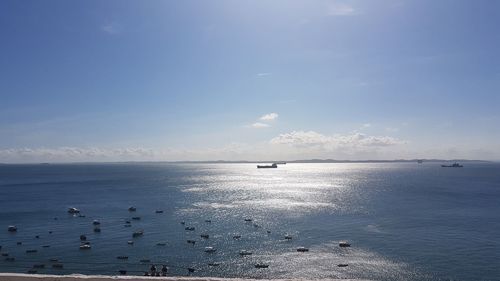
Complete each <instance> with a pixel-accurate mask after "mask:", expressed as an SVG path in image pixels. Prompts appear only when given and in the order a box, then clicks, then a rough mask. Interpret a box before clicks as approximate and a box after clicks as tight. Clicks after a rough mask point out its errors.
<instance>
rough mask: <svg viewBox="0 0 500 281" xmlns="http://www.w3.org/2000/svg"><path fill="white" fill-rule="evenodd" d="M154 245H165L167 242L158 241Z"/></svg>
mask: <svg viewBox="0 0 500 281" xmlns="http://www.w3.org/2000/svg"><path fill="white" fill-rule="evenodd" d="M156 246H167V243H165V242H158V243H156Z"/></svg>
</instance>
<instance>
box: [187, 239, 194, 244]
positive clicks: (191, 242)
mask: <svg viewBox="0 0 500 281" xmlns="http://www.w3.org/2000/svg"><path fill="white" fill-rule="evenodd" d="M187 242H188V243H189V244H193V245H194V244H195V243H196V241H195V240H187Z"/></svg>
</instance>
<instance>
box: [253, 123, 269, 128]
mask: <svg viewBox="0 0 500 281" xmlns="http://www.w3.org/2000/svg"><path fill="white" fill-rule="evenodd" d="M251 126H252V128H256V129H260V128H267V127H271V126H270V125H269V124H265V123H259V122H257V123H253V124H252V125H251Z"/></svg>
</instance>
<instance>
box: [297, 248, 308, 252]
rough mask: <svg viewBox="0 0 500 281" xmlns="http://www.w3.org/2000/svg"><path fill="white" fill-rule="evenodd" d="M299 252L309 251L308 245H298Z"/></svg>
mask: <svg viewBox="0 0 500 281" xmlns="http://www.w3.org/2000/svg"><path fill="white" fill-rule="evenodd" d="M297 252H309V249H308V248H306V247H298V248H297Z"/></svg>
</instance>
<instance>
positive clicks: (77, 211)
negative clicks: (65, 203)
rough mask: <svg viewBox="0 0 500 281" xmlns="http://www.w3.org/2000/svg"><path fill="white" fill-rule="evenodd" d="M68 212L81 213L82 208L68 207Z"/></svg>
mask: <svg viewBox="0 0 500 281" xmlns="http://www.w3.org/2000/svg"><path fill="white" fill-rule="evenodd" d="M68 213H70V214H79V213H80V210H78V209H77V208H74V207H71V208H69V209H68Z"/></svg>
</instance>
